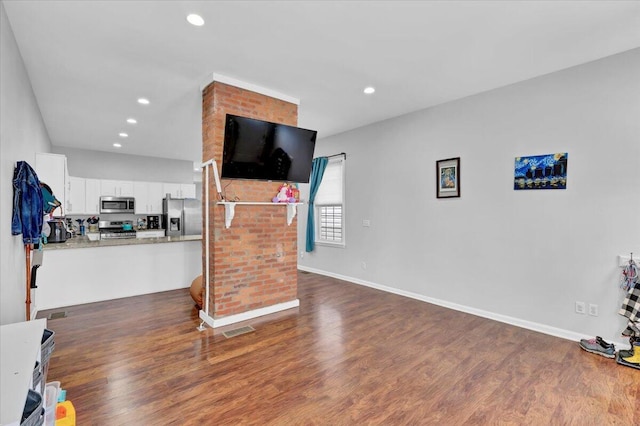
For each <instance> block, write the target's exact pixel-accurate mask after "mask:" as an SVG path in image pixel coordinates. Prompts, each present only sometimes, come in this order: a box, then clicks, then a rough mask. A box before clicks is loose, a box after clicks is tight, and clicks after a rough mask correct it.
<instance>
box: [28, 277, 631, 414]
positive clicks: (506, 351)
mask: <svg viewBox="0 0 640 426" xmlns="http://www.w3.org/2000/svg"><path fill="white" fill-rule="evenodd" d="M298 278H299V290H298V293H299V298H300V308H299V309H296V310H292V311H288V312H287V313H284V314H279V315H277V316H276V318H269V319H268V320H267V321H264V320H263V321H262V322H259V321H257V320H253V321H250V322H249V323H250V324H251V325H253V326H254V328H255V329H256V330H255V332H252V333H249V334H244V335H240V336H237V337H233V338H230V339H227V338H225V337H224V336H223V335H222V334H221V331H220V330H218V329H216V331H215V333H214V331H213V330H212V329H211V328H207V330H206V331H204V332H198V331H197V330H196V326H197V325H198V324H199V322H200V321H199V320H198V316H197V311H196V309H195V307H194V305H193V303H192V300H191V298H190V296H189V292H188V289H184V290H176V291H169V292H164V293H157V294H151V295H146V296H139V297H132V298H127V299H120V300H114V301H109V302H101V303H92V304H87V305H80V306H72V307H69V308H66V309H63V310H66V311H67V312H68V314H67V315H68V316H67V317H66V318H60V319H54V320H49V322H48V328H50V329H52V330H54V331H55V332H56V335H55V351H54V352H53V355H52V357H51V361H50V366H49V374H48V381H51V380H59V381H60V382H61V383H62V387H63V388H64V389H67V398H68V399H69V400H71V401H72V402H73V404H74V406H75V408H76V411H77V419H78V421H77V424H78V426H86V425H110V426H114V425H245V424H246V425H249V424H250V425H369V424H373V425H378V424H380V425H463V424H468V425H494V424H514V425H520V424H530V425H610V424H611V425H613V424H616V425H639V424H640V370H634V369H631V368H628V367H622V366H619V365H617V364H616V363H615V361H613V360H610V359H606V358H602V357H600V356H597V355H593V354H589V353H587V352H584V351H582V350H581V349H580V348H579V347H578V344H577V343H575V342H570V341H566V340H563V339H559V338H555V337H551V336H547V335H544V334H539V333H536V332H532V331H528V330H524V329H521V328H517V327H513V326H509V325H505V324H502V323H499V322H494V321H491V320H487V319H483V318H479V317H475V316H472V315H468V314H464V313H460V312H456V311H452V310H448V309H445V308H441V307H438V306H434V305H430V304H427V303H424V302H420V301H416V300H412V299H407V298H403V297H400V296H396V295H392V294H387V293H384V292H380V291H376V290H373V289H369V288H366V287H361V286H357V285H354V284H349V283H346V282H343V281H339V280H335V279H332V278H327V277H322V276H318V275H314V274H307V273H299V274H298ZM60 310H61V309H56V310H55V311H43V312H41V313H40V314H39V317H46V316H47V315H48V314H49V313H51V312H58V311H60ZM237 326H238V325H234V326H230V327H227V328H226V329H229V328H237Z"/></svg>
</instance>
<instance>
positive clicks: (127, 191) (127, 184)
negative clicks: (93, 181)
mask: <svg viewBox="0 0 640 426" xmlns="http://www.w3.org/2000/svg"><path fill="white" fill-rule="evenodd" d="M100 195H104V196H112V197H133V182H132V181H122V180H106V179H103V180H101V181H100Z"/></svg>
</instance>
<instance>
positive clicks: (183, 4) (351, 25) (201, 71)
mask: <svg viewBox="0 0 640 426" xmlns="http://www.w3.org/2000/svg"><path fill="white" fill-rule="evenodd" d="M3 4H4V6H5V9H6V11H7V15H8V17H9V21H10V23H11V26H12V29H13V32H14V34H15V37H16V40H17V43H18V46H19V48H20V51H21V53H22V57H23V59H24V62H25V64H26V67H27V71H28V73H29V77H30V79H31V83H32V85H33V90H34V92H35V95H36V98H37V100H38V104H39V106H40V110H41V111H42V116H43V118H44V122H45V124H46V126H47V129H48V131H49V135H50V137H51V141H52V143H53V144H54V145H55V146H63V147H73V148H82V149H91V150H98V151H111V152H112V151H117V152H122V153H127V154H137V155H150V156H155V157H164V158H174V159H182V160H192V161H200V160H201V152H202V151H201V141H202V138H201V96H200V87H201V85H202V84H203V83H208V82H210V79H211V75H212V74H213V73H217V74H222V75H224V76H228V77H231V78H234V79H237V80H241V81H243V82H246V83H250V84H255V85H258V86H261V87H263V88H266V89H271V90H274V91H277V92H280V93H283V94H286V95H289V96H291V97H294V98H298V99H300V102H301V103H300V107H299V120H298V125H299V126H300V127H305V128H310V129H314V130H318V132H319V133H318V137H319V138H323V137H326V136H329V135H332V134H336V133H339V132H344V131H346V130H349V129H353V128H356V127H360V126H364V125H366V124H370V123H373V122H376V121H380V120H384V119H386V118H390V117H395V116H398V115H402V114H405V113H408V112H411V111H416V110H419V109H423V108H426V107H429V106H432V105H437V104H440V103H443V102H448V101H451V100H454V99H459V98H461V97H465V96H469V95H473V94H475V93H479V92H483V91H486V90H490V89H493V88H496V87H500V86H505V85H508V84H511V83H514V82H518V81H522V80H525V79H529V78H532V77H536V76H539V75H542V74H547V73H550V72H553V71H557V70H560V69H564V68H567V67H571V66H574V65H577V64H581V63H585V62H588V61H591V60H595V59H598V58H602V57H605V56H608V55H612V54H615V53H619V52H622V51H625V50H629V49H632V48H636V47H640V2H637V1H528V2H527V1H461V2H458V1H430V2H427V1H422V2H421V1H407V2H405V1H371V2H355V1H351V2H347V1H341V2H340V1H335V2H334V1H331V2H315V1H304V2H303V1H298V2H293V1H281V2H273V1H263V2H257V1H253V2H242V1H232V2H231V1H229V2H214V1H200V2H194V1H68V0H65V1H24V0H20V1H3ZM188 13H198V14H200V15H201V16H202V17H203V18H204V19H205V21H206V24H205V25H204V26H203V27H194V26H192V25H190V24H188V23H187V21H186V19H185V17H186V15H187V14H188ZM367 85H373V86H375V87H376V93H375V94H374V95H370V96H367V95H364V94H363V93H362V90H363V88H364V87H365V86H367ZM138 97H147V98H149V99H150V100H151V104H150V105H148V106H141V105H139V104H137V102H136V99H137V98H138ZM128 117H134V118H136V119H137V120H138V124H136V125H130V124H127V123H126V122H125V120H126V118H128ZM120 132H126V133H128V134H129V137H128V138H127V139H121V138H119V136H118V133H120ZM114 142H121V143H122V145H123V147H122V148H120V149H119V150H117V149H116V148H113V146H112V144H113V143H114Z"/></svg>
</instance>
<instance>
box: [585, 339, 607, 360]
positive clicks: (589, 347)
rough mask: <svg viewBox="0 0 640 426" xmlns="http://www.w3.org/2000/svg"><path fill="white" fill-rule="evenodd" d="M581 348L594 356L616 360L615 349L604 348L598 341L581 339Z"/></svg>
mask: <svg viewBox="0 0 640 426" xmlns="http://www.w3.org/2000/svg"><path fill="white" fill-rule="evenodd" d="M580 347H581V348H582V349H584V350H585V351H587V352H591V353H592V354H597V355H602V356H603V357H605V358H615V356H616V355H615V353H616V350H615V349H614V348H611V347H609V348H603V347H602V346H601V345H600V344H599V343H598V342H597V341H596V339H588V340H587V339H581V340H580Z"/></svg>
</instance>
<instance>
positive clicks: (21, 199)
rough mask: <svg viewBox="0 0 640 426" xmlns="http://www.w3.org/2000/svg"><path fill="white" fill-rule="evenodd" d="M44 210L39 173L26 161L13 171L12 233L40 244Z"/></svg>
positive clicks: (26, 242) (26, 241) (27, 241)
mask: <svg viewBox="0 0 640 426" xmlns="http://www.w3.org/2000/svg"><path fill="white" fill-rule="evenodd" d="M43 216H44V210H43V208H42V190H41V189H40V181H39V180H38V175H37V174H36V172H35V171H34V170H33V169H32V168H31V166H30V165H29V164H28V163H27V162H26V161H18V165H17V166H16V168H15V169H14V171H13V217H12V219H11V235H20V234H22V241H23V242H24V244H38V243H39V242H40V233H41V232H42V222H43Z"/></svg>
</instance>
